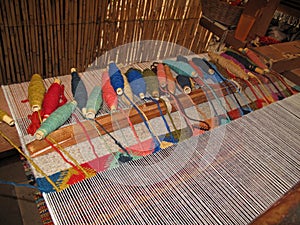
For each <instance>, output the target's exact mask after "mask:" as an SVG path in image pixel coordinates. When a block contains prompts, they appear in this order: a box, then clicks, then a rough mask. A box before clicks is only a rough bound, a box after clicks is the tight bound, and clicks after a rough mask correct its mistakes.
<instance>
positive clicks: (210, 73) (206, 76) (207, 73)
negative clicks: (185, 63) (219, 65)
mask: <svg viewBox="0 0 300 225" xmlns="http://www.w3.org/2000/svg"><path fill="white" fill-rule="evenodd" d="M192 62H193V63H195V65H197V66H198V67H200V68H202V70H204V71H205V73H203V75H204V79H207V80H208V79H210V80H212V81H213V82H214V83H221V82H222V80H221V79H220V78H219V77H217V76H215V72H214V71H213V70H212V69H211V68H209V67H208V66H207V65H206V63H205V62H204V60H203V59H201V58H196V57H194V58H192Z"/></svg>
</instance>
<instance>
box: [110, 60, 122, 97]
mask: <svg viewBox="0 0 300 225" xmlns="http://www.w3.org/2000/svg"><path fill="white" fill-rule="evenodd" d="M108 73H109V77H110V84H111V86H112V87H113V88H114V90H115V92H116V93H117V95H122V94H123V89H124V78H123V76H122V73H121V71H120V70H119V68H118V67H117V65H116V64H115V63H114V62H111V63H109V65H108Z"/></svg>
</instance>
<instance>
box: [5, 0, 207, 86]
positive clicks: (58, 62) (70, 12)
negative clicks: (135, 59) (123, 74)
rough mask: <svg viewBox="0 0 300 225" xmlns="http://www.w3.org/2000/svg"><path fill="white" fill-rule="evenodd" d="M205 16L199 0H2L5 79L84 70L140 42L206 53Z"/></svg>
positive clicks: (19, 80)
mask: <svg viewBox="0 0 300 225" xmlns="http://www.w3.org/2000/svg"><path fill="white" fill-rule="evenodd" d="M200 16H201V1H200V0H190V1H189V0H175V1H174V0H172V1H171V0H131V1H130V0H118V1H115V0H106V1H104V0H98V1H97V0H81V1H76V0H60V1H57V0H2V1H1V4H0V29H1V34H0V35H1V36H0V58H1V59H2V60H1V61H0V63H1V65H0V69H1V70H0V74H1V78H0V79H1V80H0V83H1V84H11V83H16V82H23V81H28V80H30V78H31V75H32V74H33V73H40V74H42V76H43V77H44V78H47V77H53V76H59V75H65V74H70V68H71V67H76V68H78V70H79V71H84V70H85V69H86V68H87V67H88V66H89V65H90V64H92V63H93V62H94V60H95V59H96V57H99V56H101V55H103V54H104V53H106V52H107V51H109V50H111V49H114V48H115V47H117V46H120V45H123V44H126V43H130V42H133V41H139V40H163V41H168V42H172V43H176V44H178V45H181V46H184V47H186V48H187V49H191V50H192V51H193V52H195V53H200V52H203V51H204V50H205V49H206V47H207V41H208V39H209V37H210V33H209V32H208V31H207V30H205V29H204V28H203V27H201V26H200V25H199V19H200ZM145 52H146V51H145ZM129 56H130V52H129V54H127V56H124V57H125V58H124V61H126V60H127V59H126V57H129ZM106 60H109V59H108V58H104V61H106ZM104 63H106V62H104Z"/></svg>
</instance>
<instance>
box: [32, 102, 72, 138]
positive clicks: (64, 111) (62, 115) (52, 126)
mask: <svg viewBox="0 0 300 225" xmlns="http://www.w3.org/2000/svg"><path fill="white" fill-rule="evenodd" d="M76 107H77V102H76V101H72V102H69V103H66V104H64V105H63V106H61V107H59V108H58V109H56V110H55V111H54V112H53V113H52V114H51V115H50V116H49V117H48V119H47V120H45V121H44V122H42V124H41V126H40V128H39V129H38V130H37V131H36V132H35V137H36V139H38V140H41V139H43V138H45V137H46V136H47V135H48V134H50V133H51V132H53V131H55V130H56V129H58V128H59V127H60V126H62V125H63V124H64V123H65V122H66V121H67V120H68V119H69V117H70V116H71V115H72V113H73V112H74V110H75V108H76Z"/></svg>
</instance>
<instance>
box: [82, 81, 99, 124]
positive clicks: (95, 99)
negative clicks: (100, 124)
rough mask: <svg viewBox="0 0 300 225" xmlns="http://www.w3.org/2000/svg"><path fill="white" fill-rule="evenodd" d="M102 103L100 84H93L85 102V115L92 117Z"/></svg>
mask: <svg viewBox="0 0 300 225" xmlns="http://www.w3.org/2000/svg"><path fill="white" fill-rule="evenodd" d="M101 105H102V90H101V87H100V86H95V87H94V88H93V90H92V92H91V93H90V95H89V98H88V101H87V103H86V114H85V116H86V117H87V118H89V119H94V118H95V116H96V114H97V112H98V111H99V109H100V107H101Z"/></svg>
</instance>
